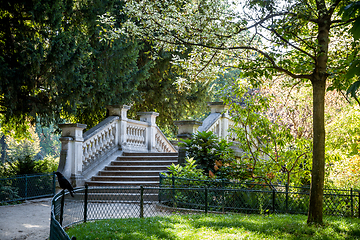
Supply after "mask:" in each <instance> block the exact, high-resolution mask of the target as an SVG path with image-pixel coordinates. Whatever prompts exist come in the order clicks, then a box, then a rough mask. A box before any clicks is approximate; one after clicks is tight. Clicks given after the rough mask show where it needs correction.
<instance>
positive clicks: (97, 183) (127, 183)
mask: <svg viewBox="0 0 360 240" xmlns="http://www.w3.org/2000/svg"><path fill="white" fill-rule="evenodd" d="M86 184H88V185H89V186H141V185H142V186H158V185H159V181H87V182H86Z"/></svg>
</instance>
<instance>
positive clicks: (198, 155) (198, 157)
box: [179, 131, 235, 178]
mask: <svg viewBox="0 0 360 240" xmlns="http://www.w3.org/2000/svg"><path fill="white" fill-rule="evenodd" d="M182 141H183V142H181V143H179V146H180V147H185V149H186V156H187V157H188V158H193V159H195V163H196V165H197V168H199V169H201V170H202V173H203V174H204V175H210V176H213V177H215V176H216V177H218V178H227V177H228V172H229V171H228V170H227V169H226V168H227V167H228V166H229V163H230V162H232V161H234V159H235V156H234V153H233V150H232V149H231V148H230V146H231V143H228V142H227V141H226V140H224V139H220V138H218V137H217V136H216V135H215V134H213V133H212V132H205V131H204V132H197V133H196V134H194V136H193V138H191V139H183V140H182Z"/></svg>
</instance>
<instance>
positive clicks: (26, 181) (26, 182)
mask: <svg viewBox="0 0 360 240" xmlns="http://www.w3.org/2000/svg"><path fill="white" fill-rule="evenodd" d="M27 189H28V179H27V174H25V196H24V198H25V199H26V198H27V195H28V194H27V192H28V191H27Z"/></svg>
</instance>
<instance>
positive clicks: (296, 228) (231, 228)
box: [67, 214, 360, 240]
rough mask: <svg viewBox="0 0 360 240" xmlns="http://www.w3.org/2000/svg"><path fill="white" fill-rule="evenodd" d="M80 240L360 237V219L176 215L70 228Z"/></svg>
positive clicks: (111, 221)
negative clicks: (313, 222) (317, 220)
mask: <svg viewBox="0 0 360 240" xmlns="http://www.w3.org/2000/svg"><path fill="white" fill-rule="evenodd" d="M67 232H68V234H69V236H76V237H77V239H133V240H138V239H142V240H145V239H151V240H156V239H169V240H172V239H174V240H175V239H191V240H196V239H360V220H359V219H348V218H339V217H327V218H325V224H324V225H322V226H319V225H307V224H306V216H302V215H268V216H263V215H242V214H239V215H182V216H179V215H173V216H170V217H151V218H143V219H114V220H102V221H95V222H88V223H85V224H79V225H76V226H74V227H72V228H70V229H68V230H67Z"/></svg>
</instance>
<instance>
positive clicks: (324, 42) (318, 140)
mask: <svg viewBox="0 0 360 240" xmlns="http://www.w3.org/2000/svg"><path fill="white" fill-rule="evenodd" d="M317 3H318V11H319V16H320V17H319V21H318V36H317V41H318V47H317V53H316V61H315V68H314V72H313V75H312V79H311V83H312V86H313V134H314V136H313V164H312V171H311V189H310V203H309V212H308V219H307V222H308V223H320V224H322V223H323V195H324V179H325V121H324V111H325V107H324V105H325V103H324V102H325V88H326V79H327V72H326V67H327V60H328V46H329V30H330V16H329V15H325V14H324V13H325V12H326V11H325V10H326V7H325V2H324V1H318V2H317Z"/></svg>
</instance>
